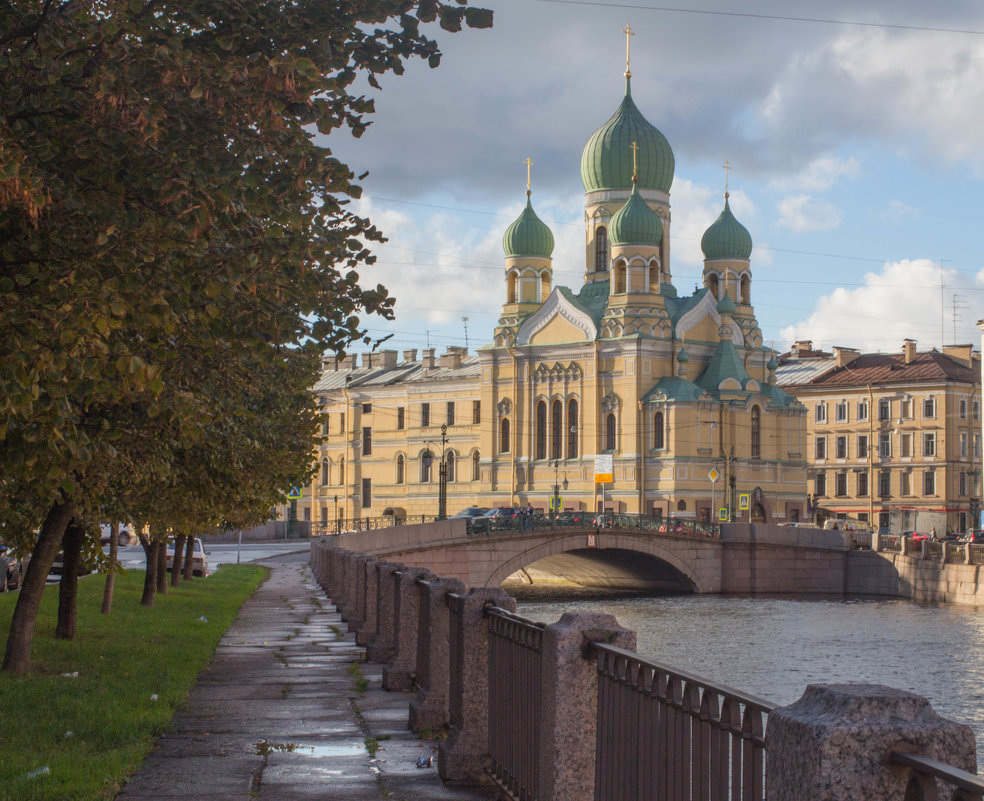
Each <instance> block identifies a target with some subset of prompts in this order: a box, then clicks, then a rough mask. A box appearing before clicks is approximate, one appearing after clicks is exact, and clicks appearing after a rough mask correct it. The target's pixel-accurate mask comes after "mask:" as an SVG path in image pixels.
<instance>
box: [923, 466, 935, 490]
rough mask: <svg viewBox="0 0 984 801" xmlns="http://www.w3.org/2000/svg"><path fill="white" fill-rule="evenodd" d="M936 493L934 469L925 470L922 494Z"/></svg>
mask: <svg viewBox="0 0 984 801" xmlns="http://www.w3.org/2000/svg"><path fill="white" fill-rule="evenodd" d="M935 494H936V471H935V470H932V469H931V470H926V471H924V472H923V495H935Z"/></svg>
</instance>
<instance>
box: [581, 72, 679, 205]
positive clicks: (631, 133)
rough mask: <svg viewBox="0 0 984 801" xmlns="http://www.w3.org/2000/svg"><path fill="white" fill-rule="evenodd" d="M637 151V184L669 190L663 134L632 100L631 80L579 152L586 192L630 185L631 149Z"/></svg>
mask: <svg viewBox="0 0 984 801" xmlns="http://www.w3.org/2000/svg"><path fill="white" fill-rule="evenodd" d="M633 142H635V143H636V144H637V145H638V146H639V150H638V154H637V163H638V178H639V185H640V186H641V187H642V188H643V189H660V190H662V191H663V192H669V191H670V185H671V184H672V183H673V169H674V166H675V162H674V159H673V150H672V149H671V148H670V143H669V142H667V141H666V137H665V136H663V134H662V133H660V132H659V130H658V129H657V128H656V127H655V126H654V125H652V124H650V123H649V121H648V120H646V118H645V117H643V116H642V114H641V113H640V111H639V109H638V108H636V105H635V103H634V102H633V101H632V91H631V86H630V79H629V78H626V79H625V97H624V98H623V99H622V102H621V104H620V105H619V107H618V109H617V110H616V111H615V113H614V114H613V115H612V117H611V119H610V120H608V122H606V123H605V124H604V125H602V126H601V127H600V128H599V129H598V130H597V131H595V132H594V133H593V134H592V135H591V138H590V139H588V143H587V144H586V145H585V146H584V151H583V152H582V153H581V181H582V182H583V183H584V191H585V192H593V191H595V190H597V189H628V188H629V187H631V186H632V149H631V145H632V143H633Z"/></svg>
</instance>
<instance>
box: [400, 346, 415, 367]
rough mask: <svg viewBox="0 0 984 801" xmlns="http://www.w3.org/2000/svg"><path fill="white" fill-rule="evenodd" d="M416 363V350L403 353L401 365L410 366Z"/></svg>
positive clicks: (411, 349)
mask: <svg viewBox="0 0 984 801" xmlns="http://www.w3.org/2000/svg"><path fill="white" fill-rule="evenodd" d="M415 361H417V349H416V348H410V349H409V350H405V351H403V363H404V364H410V363H411V362H415Z"/></svg>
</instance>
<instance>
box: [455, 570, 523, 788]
mask: <svg viewBox="0 0 984 801" xmlns="http://www.w3.org/2000/svg"><path fill="white" fill-rule="evenodd" d="M456 598H457V599H458V603H459V613H458V614H456V615H454V623H453V626H457V627H458V628H457V630H454V629H452V630H451V632H450V640H451V642H452V651H453V652H452V654H451V664H452V666H454V665H458V666H460V667H459V670H458V675H451V676H450V684H449V686H450V690H449V694H450V696H455V697H449V706H450V707H451V709H452V710H457V712H456V713H455V714H454V715H453V719H452V720H451V732H450V734H449V735H448V739H447V740H444V741H442V742H441V747H440V750H439V751H438V759H437V770H438V773H439V774H440V776H441V778H442V779H444V781H445V782H448V783H450V784H472V785H477V784H489V783H490V781H491V779H490V778H489V775H488V769H489V765H490V757H489V619H488V617H486V615H485V607H486V606H489V605H491V606H498V607H501V608H502V609H506V610H507V611H510V612H515V611H516V601H515V600H513V598H512V597H511V596H510V595H509V594H508V593H506V591H505V590H503V589H500V588H499V587H490V588H485V587H483V588H478V589H472V590H471V591H470V592H469V593H468V594H467V595H462V596H456ZM455 652H456V653H455Z"/></svg>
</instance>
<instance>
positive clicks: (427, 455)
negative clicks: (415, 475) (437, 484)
mask: <svg viewBox="0 0 984 801" xmlns="http://www.w3.org/2000/svg"><path fill="white" fill-rule="evenodd" d="M433 467H434V454H433V453H431V452H430V451H424V452H423V454H422V455H421V457H420V483H421V484H429V483H430V480H431V472H432V469H433Z"/></svg>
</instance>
